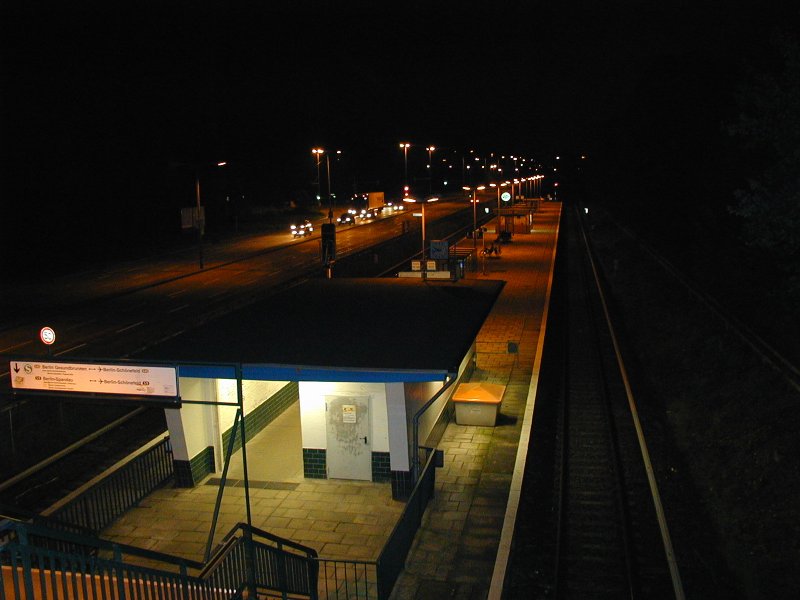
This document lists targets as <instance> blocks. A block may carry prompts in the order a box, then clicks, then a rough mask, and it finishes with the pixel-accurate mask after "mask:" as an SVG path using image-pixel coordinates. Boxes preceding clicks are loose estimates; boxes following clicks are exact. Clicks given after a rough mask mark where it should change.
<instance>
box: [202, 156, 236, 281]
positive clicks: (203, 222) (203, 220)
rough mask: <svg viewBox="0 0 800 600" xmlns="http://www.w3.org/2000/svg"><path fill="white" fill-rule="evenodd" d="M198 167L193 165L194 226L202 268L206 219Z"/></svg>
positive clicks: (222, 162) (223, 163)
mask: <svg viewBox="0 0 800 600" xmlns="http://www.w3.org/2000/svg"><path fill="white" fill-rule="evenodd" d="M227 164H228V163H227V162H226V161H224V160H223V161H221V162H218V163H217V166H218V167H224V166H225V165H227ZM200 166H201V165H195V168H194V190H195V197H196V199H197V222H196V223H195V226H196V227H197V245H198V247H199V252H200V268H201V269H202V268H203V267H204V264H203V235H204V234H205V230H206V219H205V215H204V214H203V207H202V206H201V205H200Z"/></svg>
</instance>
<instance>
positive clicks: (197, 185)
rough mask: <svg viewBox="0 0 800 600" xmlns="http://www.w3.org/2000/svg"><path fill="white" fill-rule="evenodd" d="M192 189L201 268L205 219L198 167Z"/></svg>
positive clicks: (201, 265)
mask: <svg viewBox="0 0 800 600" xmlns="http://www.w3.org/2000/svg"><path fill="white" fill-rule="evenodd" d="M194 189H195V196H196V197H197V222H196V223H195V225H196V226H197V246H198V251H199V253H200V268H201V269H202V268H203V229H204V228H205V223H204V221H205V219H203V217H202V216H201V215H202V212H201V207H200V169H199V168H197V169H195V173H194Z"/></svg>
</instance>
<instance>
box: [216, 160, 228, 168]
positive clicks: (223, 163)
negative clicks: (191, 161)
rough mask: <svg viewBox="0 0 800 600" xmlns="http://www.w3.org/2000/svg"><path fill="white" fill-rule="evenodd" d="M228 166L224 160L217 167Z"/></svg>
mask: <svg viewBox="0 0 800 600" xmlns="http://www.w3.org/2000/svg"><path fill="white" fill-rule="evenodd" d="M227 164H228V163H227V162H226V161H224V160H223V161H222V162H218V163H217V166H218V167H224V166H225V165H227Z"/></svg>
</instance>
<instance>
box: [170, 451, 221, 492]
mask: <svg viewBox="0 0 800 600" xmlns="http://www.w3.org/2000/svg"><path fill="white" fill-rule="evenodd" d="M174 463H175V485H176V486H177V487H194V486H195V485H197V484H198V483H199V482H200V481H201V480H202V479H203V478H204V477H205V476H206V475H208V474H209V473H213V472H214V448H213V447H212V446H208V447H207V448H205V450H203V451H202V452H200V454H198V455H197V456H195V457H194V458H192V459H191V460H188V461H187V460H176V461H174Z"/></svg>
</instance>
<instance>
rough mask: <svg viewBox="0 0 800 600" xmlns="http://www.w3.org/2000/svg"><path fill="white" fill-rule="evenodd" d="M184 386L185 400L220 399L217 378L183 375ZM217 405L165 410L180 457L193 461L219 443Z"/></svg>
mask: <svg viewBox="0 0 800 600" xmlns="http://www.w3.org/2000/svg"><path fill="white" fill-rule="evenodd" d="M180 389H181V398H182V399H184V400H197V401H202V402H214V401H216V386H215V385H214V380H213V379H199V378H194V377H181V378H180ZM215 408H216V407H215V406H210V405H207V404H184V405H183V406H181V408H180V409H172V408H170V409H165V411H164V412H165V414H166V417H167V426H168V427H169V437H170V441H171V444H172V452H173V456H174V457H175V459H176V460H191V459H192V458H194V457H195V456H197V455H198V454H200V452H202V451H203V450H205V449H206V448H207V447H208V446H215V443H214V441H215V437H216V436H215V431H216V411H215V410H214V409H215ZM215 451H216V447H215Z"/></svg>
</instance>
